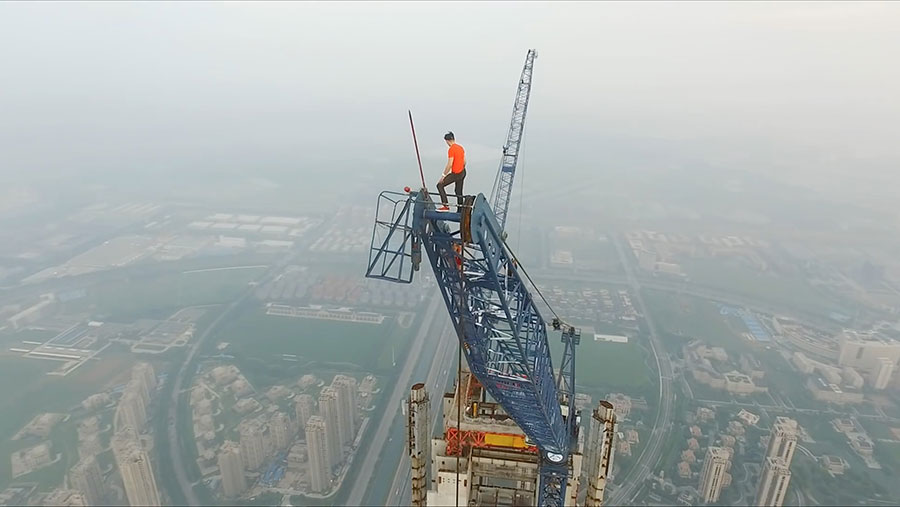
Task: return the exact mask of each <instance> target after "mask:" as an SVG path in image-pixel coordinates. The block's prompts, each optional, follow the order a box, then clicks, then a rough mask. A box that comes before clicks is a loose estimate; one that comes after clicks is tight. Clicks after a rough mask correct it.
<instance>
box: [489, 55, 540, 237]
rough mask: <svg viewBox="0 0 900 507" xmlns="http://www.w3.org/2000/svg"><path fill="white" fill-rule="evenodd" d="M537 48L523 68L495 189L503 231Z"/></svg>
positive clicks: (493, 196) (494, 204)
mask: <svg viewBox="0 0 900 507" xmlns="http://www.w3.org/2000/svg"><path fill="white" fill-rule="evenodd" d="M535 58H537V51H536V50H534V49H529V50H528V54H527V55H526V56H525V65H524V67H522V76H521V77H520V78H519V86H518V89H517V90H516V101H515V102H514V103H513V112H512V119H511V120H510V121H509V131H508V132H507V134H506V144H504V145H503V157H502V158H501V159H500V168H499V169H498V170H497V178H496V179H495V180H494V188H493V190H492V191H491V206H492V207H493V209H494V215H496V217H497V224H498V225H499V226H500V230H501V231H502V230H504V229H505V228H506V214H507V212H508V211H509V198H510V194H512V186H513V178H514V177H515V175H516V164H517V163H518V161H519V149H520V148H521V146H522V134H523V133H524V132H525V114H526V113H527V112H528V99H529V98H530V97H531V74H532V70H533V68H534V59H535Z"/></svg>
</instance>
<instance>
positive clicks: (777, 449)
mask: <svg viewBox="0 0 900 507" xmlns="http://www.w3.org/2000/svg"><path fill="white" fill-rule="evenodd" d="M799 432H800V428H799V427H798V426H797V421H795V420H793V419H791V418H788V417H783V416H778V417H776V418H775V424H773V425H772V432H771V433H770V435H769V446H768V448H767V449H766V458H781V459H783V460H784V462H785V466H788V467H790V466H791V460H793V459H794V450H795V449H796V448H797V435H798V434H799ZM763 466H765V462H763Z"/></svg>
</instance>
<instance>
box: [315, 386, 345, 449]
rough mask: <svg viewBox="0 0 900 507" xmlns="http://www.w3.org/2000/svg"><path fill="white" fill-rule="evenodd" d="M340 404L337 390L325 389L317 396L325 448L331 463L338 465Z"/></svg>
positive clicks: (340, 443) (340, 442)
mask: <svg viewBox="0 0 900 507" xmlns="http://www.w3.org/2000/svg"><path fill="white" fill-rule="evenodd" d="M339 411H340V402H339V400H338V394H337V389H334V388H333V387H326V388H324V389H322V392H321V393H320V394H319V416H320V417H322V419H324V420H325V446H326V448H327V449H328V456H329V459H330V460H331V462H332V463H339V462H340V461H341V457H342V456H343V449H342V444H343V442H342V441H341V436H342V433H341V432H340V431H339V429H338V428H339V424H340V423H339V416H338V413H339Z"/></svg>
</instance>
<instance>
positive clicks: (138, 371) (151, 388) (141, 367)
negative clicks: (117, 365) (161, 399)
mask: <svg viewBox="0 0 900 507" xmlns="http://www.w3.org/2000/svg"><path fill="white" fill-rule="evenodd" d="M131 380H132V382H134V383H135V384H136V385H137V387H138V389H140V392H141V396H142V397H143V398H144V402H145V403H148V404H149V403H150V398H152V397H153V393H154V392H156V372H155V371H153V366H152V365H151V364H150V363H138V364H136V365H135V366H134V368H133V369H132V370H131Z"/></svg>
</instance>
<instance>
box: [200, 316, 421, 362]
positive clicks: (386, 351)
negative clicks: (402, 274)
mask: <svg viewBox="0 0 900 507" xmlns="http://www.w3.org/2000/svg"><path fill="white" fill-rule="evenodd" d="M415 329H417V323H414V324H413V325H412V326H410V327H409V328H401V327H400V326H398V325H397V319H396V318H394V317H393V316H391V317H388V318H387V319H385V321H384V323H383V324H369V323H356V322H343V321H334V320H320V319H306V318H291V317H280V316H274V315H266V314H265V313H264V312H263V310H262V309H261V308H252V309H246V310H244V312H243V313H242V314H241V315H240V316H239V317H238V318H237V319H236V320H235V321H234V322H233V323H232V324H230V325H228V326H226V327H225V328H224V329H223V330H222V331H221V332H220V333H219V334H218V335H217V336H216V340H217V341H224V342H228V343H230V344H231V345H230V346H229V348H228V353H229V354H233V355H235V356H239V357H240V358H242V359H244V360H247V359H261V360H264V361H268V362H271V361H273V360H277V361H282V359H281V355H282V354H294V355H296V356H298V358H301V359H302V360H306V361H315V362H321V363H331V364H352V365H356V366H358V367H360V368H363V369H366V370H370V371H371V370H383V369H388V368H390V367H391V345H392V344H393V346H394V348H395V351H396V356H397V360H398V361H399V360H400V359H401V358H402V357H405V353H404V352H405V351H404V348H405V347H406V345H407V344H408V343H409V339H410V336H411V334H412V332H413V331H414V330H415Z"/></svg>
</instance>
